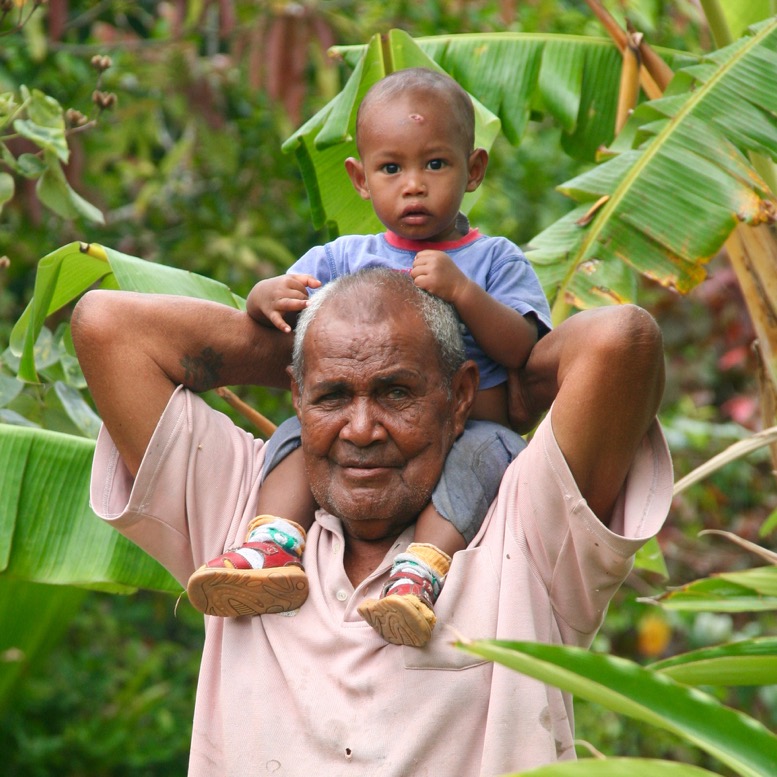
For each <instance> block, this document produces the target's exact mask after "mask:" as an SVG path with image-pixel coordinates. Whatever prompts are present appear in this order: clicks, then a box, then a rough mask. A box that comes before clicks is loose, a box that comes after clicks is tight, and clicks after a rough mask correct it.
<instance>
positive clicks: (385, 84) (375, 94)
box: [356, 67, 475, 154]
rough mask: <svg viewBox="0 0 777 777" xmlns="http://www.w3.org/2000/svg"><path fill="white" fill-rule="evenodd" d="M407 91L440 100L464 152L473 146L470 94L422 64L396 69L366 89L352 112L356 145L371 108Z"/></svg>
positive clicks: (420, 117) (415, 117)
mask: <svg viewBox="0 0 777 777" xmlns="http://www.w3.org/2000/svg"><path fill="white" fill-rule="evenodd" d="M408 95H414V96H419V97H421V98H423V97H426V98H432V99H434V98H436V100H437V101H438V102H440V101H441V102H444V103H445V105H446V106H447V111H448V113H449V120H450V122H451V123H452V124H453V126H455V127H456V129H457V130H458V133H459V135H460V137H461V139H462V143H463V144H464V146H465V148H464V152H465V153H466V154H469V153H470V152H471V151H472V150H473V149H474V148H475V109H474V107H473V105H472V100H471V99H470V96H469V95H468V94H467V92H466V91H465V90H464V89H462V87H461V86H459V84H458V83H457V82H456V81H454V80H453V79H452V78H451V77H450V76H449V75H446V74H445V73H439V72H438V71H436V70H429V69H428V68H425V67H413V68H408V69H407V70H397V71H396V72H394V73H391V74H390V75H387V76H386V77H385V78H382V79H381V80H380V81H378V83H376V84H374V85H373V86H372V87H371V88H370V89H369V91H368V92H367V94H366V95H364V99H363V100H362V103H361V105H360V106H359V111H358V113H357V114H356V145H357V146H358V145H359V132H360V129H361V127H362V125H363V123H364V121H365V120H366V119H367V117H368V116H369V115H370V114H371V112H372V108H374V107H378V108H380V106H381V105H385V104H388V103H391V102H392V100H395V99H397V98H399V97H406V96H408ZM421 105H423V103H421ZM430 108H431V105H430ZM409 118H410V119H411V120H414V121H423V120H424V117H423V115H421V114H411V115H410V116H409Z"/></svg>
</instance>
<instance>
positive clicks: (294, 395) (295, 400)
mask: <svg viewBox="0 0 777 777" xmlns="http://www.w3.org/2000/svg"><path fill="white" fill-rule="evenodd" d="M286 374H287V375H288V376H289V381H290V383H291V403H292V405H294V412H295V413H296V414H297V416H298V417H299V404H300V399H301V394H302V392H301V390H300V387H299V384H298V383H297V381H296V380H294V375H293V373H292V369H291V367H287V368H286Z"/></svg>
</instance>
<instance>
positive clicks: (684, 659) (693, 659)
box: [650, 637, 777, 685]
mask: <svg viewBox="0 0 777 777" xmlns="http://www.w3.org/2000/svg"><path fill="white" fill-rule="evenodd" d="M650 668H651V669H652V670H653V671H655V672H661V673H663V674H665V675H666V676H667V677H671V678H672V679H673V680H676V681H677V682H678V683H684V684H685V685H773V684H774V683H777V637H758V638H756V639H747V640H742V641H741V642H732V643H729V644H726V645H716V646H714V647H706V648H700V649H699V650H692V651H691V652H689V653H682V654H680V655H677V656H672V657H671V658H666V659H664V660H663V661H656V662H654V663H652V664H651V665H650Z"/></svg>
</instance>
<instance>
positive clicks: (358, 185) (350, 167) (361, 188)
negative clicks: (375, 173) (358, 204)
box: [345, 156, 370, 200]
mask: <svg viewBox="0 0 777 777" xmlns="http://www.w3.org/2000/svg"><path fill="white" fill-rule="evenodd" d="M345 170H346V172H347V173H348V177H349V178H350V179H351V183H352V184H353V188H354V189H356V191H357V192H358V193H359V196H360V197H361V198H362V199H363V200H369V199H370V190H369V189H368V188H367V176H366V175H365V174H364V165H363V164H362V163H361V162H360V161H359V160H358V159H356V158H355V157H352V156H349V157H348V159H346V160H345Z"/></svg>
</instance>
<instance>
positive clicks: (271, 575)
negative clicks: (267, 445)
mask: <svg viewBox="0 0 777 777" xmlns="http://www.w3.org/2000/svg"><path fill="white" fill-rule="evenodd" d="M282 427H283V425H282ZM282 427H281V428H279V429H280V430H281V435H280V437H281V438H282V441H281V444H280V445H278V444H277V442H276V443H275V444H274V445H273V446H272V448H273V450H270V451H268V454H267V455H268V458H270V457H272V459H273V460H272V461H271V462H270V464H269V466H270V467H272V469H271V470H270V471H269V472H268V473H267V474H266V475H265V477H264V480H263V481H262V487H261V489H260V492H259V500H258V503H257V512H258V517H256V518H254V520H253V521H251V523H250V524H249V527H248V532H247V534H246V539H245V542H244V543H243V544H242V545H241V546H239V547H237V548H233V549H231V550H229V551H227V552H226V553H223V554H222V555H220V556H218V557H217V558H215V559H211V560H210V561H209V562H208V563H207V564H205V565H204V566H202V567H200V569H198V570H197V571H196V572H195V573H194V574H193V575H192V576H191V577H190V578H189V583H188V585H187V591H188V594H189V600H190V601H191V603H192V604H193V605H194V606H195V607H196V608H197V609H198V610H200V611H201V612H204V613H206V614H207V615H218V616H221V617H231V618H234V617H238V616H241V615H263V614H265V613H277V612H288V611H289V610H294V609H296V608H297V607H299V606H301V605H302V603H303V602H304V601H305V599H306V598H307V595H308V581H307V576H306V575H305V571H304V569H303V567H302V552H303V550H304V548H305V538H306V534H307V530H308V529H309V528H310V526H311V525H312V523H313V514H314V512H315V509H316V503H315V501H314V499H313V495H312V494H311V493H310V489H309V488H308V485H307V478H306V476H305V470H304V463H303V460H302V452H301V450H300V449H299V448H298V447H295V445H296V443H295V441H294V439H295V438H294V435H295V434H296V430H295V429H294V428H292V429H291V431H290V432H288V433H287V431H288V430H283V429H282ZM292 427H293V425H292ZM289 450H291V453H288V451H289ZM278 457H284V458H280V459H278Z"/></svg>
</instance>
